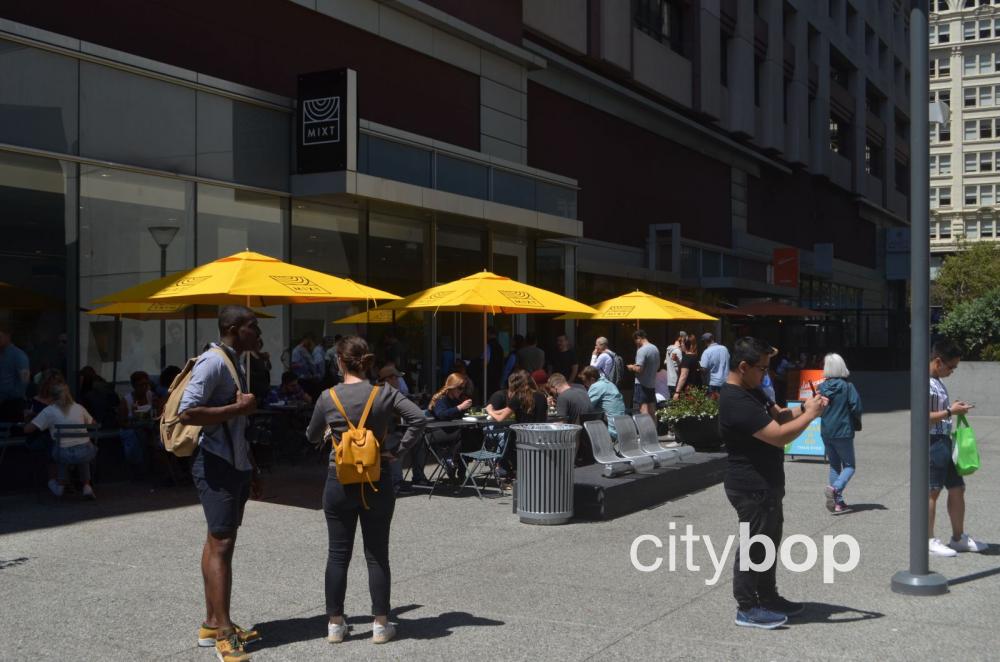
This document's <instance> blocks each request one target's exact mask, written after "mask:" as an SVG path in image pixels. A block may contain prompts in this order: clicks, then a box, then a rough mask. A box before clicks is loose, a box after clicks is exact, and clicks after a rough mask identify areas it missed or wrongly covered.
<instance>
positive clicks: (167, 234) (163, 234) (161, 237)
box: [149, 225, 180, 371]
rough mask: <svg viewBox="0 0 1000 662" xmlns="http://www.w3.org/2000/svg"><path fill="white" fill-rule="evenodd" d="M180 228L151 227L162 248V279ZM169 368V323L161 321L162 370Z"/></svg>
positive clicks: (168, 226)
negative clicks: (168, 247) (170, 249)
mask: <svg viewBox="0 0 1000 662" xmlns="http://www.w3.org/2000/svg"><path fill="white" fill-rule="evenodd" d="M179 231H180V227H178V226H176V225H151V226H150V227H149V234H151V235H152V236H153V241H155V242H156V245H157V246H159V247H160V278H162V277H164V276H166V275H167V246H169V245H170V242H172V241H173V240H174V237H176V236H177V233H178V232H179ZM166 366H167V322H166V320H160V370H161V371H162V370H163V369H164V368H165V367H166Z"/></svg>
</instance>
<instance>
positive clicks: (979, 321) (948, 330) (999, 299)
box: [937, 288, 1000, 360]
mask: <svg viewBox="0 0 1000 662" xmlns="http://www.w3.org/2000/svg"><path fill="white" fill-rule="evenodd" d="M937 330H938V333H940V334H941V335H943V336H946V337H947V338H950V339H951V340H954V341H955V342H957V343H959V344H960V345H962V347H963V348H964V349H965V356H966V358H970V359H977V358H984V359H987V360H991V359H995V358H996V355H997V351H998V350H1000V288H996V289H993V290H990V291H989V292H987V293H986V294H984V295H983V296H981V297H979V298H978V299H972V300H970V301H963V302H961V303H959V304H958V305H956V306H954V307H953V308H952V310H951V311H950V312H949V313H948V314H947V316H946V317H945V318H944V319H943V320H941V322H940V324H938V327H937Z"/></svg>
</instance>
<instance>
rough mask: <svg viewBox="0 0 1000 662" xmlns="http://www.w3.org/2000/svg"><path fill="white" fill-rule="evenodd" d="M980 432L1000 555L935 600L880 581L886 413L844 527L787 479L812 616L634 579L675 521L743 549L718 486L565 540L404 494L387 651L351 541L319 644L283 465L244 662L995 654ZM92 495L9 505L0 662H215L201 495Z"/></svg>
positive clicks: (900, 554) (786, 590)
mask: <svg viewBox="0 0 1000 662" xmlns="http://www.w3.org/2000/svg"><path fill="white" fill-rule="evenodd" d="M972 423H973V425H974V426H975V427H976V430H977V433H978V437H979V440H980V449H981V453H982V456H983V469H982V470H981V473H979V474H977V475H975V476H973V477H971V478H970V479H969V481H968V482H969V494H968V517H967V521H968V527H967V528H968V530H969V531H971V532H972V533H973V534H974V535H976V536H978V537H980V538H982V539H984V540H986V541H988V542H990V543H993V544H991V546H990V549H989V550H988V551H987V553H984V554H962V555H960V556H959V557H957V558H951V559H938V558H932V559H931V568H932V569H933V570H936V571H938V572H941V573H943V574H944V575H945V576H947V577H948V578H949V579H950V580H952V582H951V592H950V593H949V594H947V595H945V596H941V597H935V598H914V597H903V596H899V595H895V594H893V593H892V592H891V591H890V590H889V580H890V577H891V576H892V574H893V572H895V571H896V570H900V569H904V568H905V567H906V564H907V522H908V514H907V500H908V493H909V488H908V478H907V474H908V459H907V457H908V453H907V443H908V441H907V435H908V414H907V413H906V412H893V413H887V414H872V415H868V416H866V418H865V428H864V432H862V433H860V434H859V437H858V439H857V454H858V464H859V468H858V473H857V475H856V477H855V478H854V480H853V482H852V483H851V485H850V486H849V488H848V491H847V494H846V496H847V499H848V502H849V503H851V504H853V505H854V507H855V509H856V511H857V512H855V513H853V514H850V515H845V516H841V517H832V516H830V515H829V514H828V513H827V512H826V510H825V509H824V506H823V497H822V494H823V486H824V484H825V475H826V468H825V465H823V464H821V463H818V462H809V461H795V462H789V463H788V464H787V465H786V471H787V477H788V487H787V490H788V494H787V497H786V499H785V535H786V536H787V535H790V534H795V533H801V534H805V535H808V536H810V537H812V538H813V539H815V540H816V541H817V542H819V543H820V561H819V563H818V564H817V565H816V567H815V568H814V569H812V570H810V571H808V572H805V573H801V574H795V573H792V572H789V571H787V570H785V569H783V568H782V569H779V571H778V583H779V588H780V589H781V591H782V593H783V594H785V595H786V597H788V598H790V599H793V600H802V601H805V602H807V604H808V609H807V611H806V613H805V614H804V615H803V616H802V617H799V618H797V619H794V620H793V621H791V622H790V625H789V626H787V627H785V628H783V629H780V630H776V631H762V630H752V629H744V628H738V627H736V626H735V625H733V618H734V615H735V605H734V602H733V599H732V594H731V569H730V567H729V565H728V563H727V566H726V568H725V569H724V570H723V572H722V575H721V577H720V579H719V581H718V583H716V584H715V585H712V586H709V585H706V580H710V579H711V576H712V574H713V572H712V570H711V565H712V564H711V562H710V560H709V558H708V555H707V553H706V551H705V548H704V546H703V545H699V546H696V547H695V556H694V561H695V562H696V563H699V564H700V566H701V571H699V572H692V571H688V570H686V569H685V560H684V559H685V556H684V554H683V553H682V551H681V550H682V548H683V545H682V544H681V543H678V547H677V550H678V560H677V570H676V571H674V572H670V571H668V570H667V564H666V562H665V563H664V564H663V566H662V567H661V568H660V570H658V571H656V572H650V573H642V572H638V571H637V570H635V569H634V568H633V567H632V564H631V562H630V560H629V547H630V545H631V543H632V541H633V539H634V538H635V537H636V536H638V535H641V534H653V535H656V536H658V537H660V538H661V539H662V540H663V541H664V548H663V550H661V552H662V553H663V554H664V555H665V554H666V552H667V547H666V543H667V540H668V537H669V536H670V535H671V534H674V535H679V534H680V533H681V532H682V529H683V527H684V526H685V525H687V524H691V525H692V526H693V527H694V532H695V533H696V534H699V535H701V534H710V535H711V536H712V537H713V539H714V540H715V541H724V540H725V538H726V536H728V535H730V534H732V533H735V529H736V521H735V516H734V513H733V511H732V509H731V507H730V506H729V503H728V502H727V501H726V499H725V495H724V493H723V490H722V487H721V485H716V486H714V487H712V488H710V489H707V490H704V491H701V492H698V493H695V494H691V495H689V496H687V497H684V498H681V499H678V500H675V501H671V502H669V503H665V504H663V505H662V506H659V507H657V508H654V509H651V510H647V511H643V512H639V513H636V514H634V515H631V516H628V517H624V518H621V519H618V520H615V521H611V522H580V523H573V524H570V525H567V526H560V527H536V526H528V525H524V524H521V523H520V522H519V521H518V519H517V518H516V517H515V516H514V515H512V514H511V500H510V497H509V496H507V497H504V498H500V499H495V500H486V501H479V500H478V499H476V498H475V497H474V496H472V497H462V498H456V497H452V496H447V495H446V496H441V497H437V496H435V497H434V498H433V499H430V500H428V499H427V497H426V496H410V497H406V498H402V499H400V500H399V501H398V502H397V507H396V515H395V519H394V523H393V543H392V562H393V600H392V602H393V604H394V605H395V607H394V614H393V617H392V618H393V620H394V621H396V622H398V623H399V625H400V627H399V638H398V639H397V640H396V641H393V642H392V643H390V644H388V645H386V646H374V645H372V643H371V641H370V636H371V621H370V618H369V617H366V616H365V614H366V613H367V612H368V610H369V600H368V587H367V578H366V571H365V565H364V558H363V556H362V554H361V546H360V540H359V543H358V545H357V546H356V548H355V557H354V562H353V564H352V566H351V572H350V584H349V587H348V595H347V610H348V614H349V622H350V623H351V625H352V628H353V629H352V633H351V637H350V638H349V639H348V640H347V641H346V642H345V643H343V644H340V645H338V646H336V647H334V646H331V645H330V644H327V643H326V641H325V640H324V636H325V632H326V628H325V621H326V618H325V616H324V597H323V572H324V567H325V563H326V546H327V543H326V526H325V522H324V519H323V513H322V510H320V509H319V502H320V494H321V489H322V481H323V467H322V466H321V465H318V464H317V465H306V466H301V465H300V466H297V467H285V468H282V469H281V470H279V471H277V472H276V473H275V474H274V475H273V476H272V477H271V478H272V481H271V486H270V497H269V498H268V499H266V500H264V501H252V502H250V503H249V504H248V507H247V514H246V519H245V525H244V526H243V528H242V529H241V531H240V540H239V543H238V545H237V552H236V559H235V591H234V604H233V613H234V618H235V619H236V620H237V622H239V623H241V624H244V625H247V624H252V623H256V624H258V626H259V628H260V630H261V632H262V634H263V636H264V641H263V642H261V643H260V644H258V645H256V646H253V647H251V649H250V650H252V651H254V652H256V655H255V659H257V660H295V659H321V658H324V657H327V656H328V657H330V658H335V657H353V658H355V659H407V660H444V659H449V660H458V659H473V658H481V659H490V660H537V659H553V660H584V659H595V660H607V659H650V660H654V659H655V660H661V659H662V660H667V659H677V660H701V659H705V660H735V659H747V660H827V659H829V660H844V659H872V660H874V659H892V660H925V659H926V660H931V659H963V660H985V659H996V656H997V653H996V650H997V648H998V646H1000V632H998V630H997V617H998V615H1000V607H998V605H997V602H998V596H1000V558H998V556H1000V545H998V544H997V543H1000V509H998V508H997V504H998V503H1000V483H998V481H996V480H995V479H994V478H993V477H994V476H995V475H996V474H995V472H996V471H997V470H998V469H997V467H998V466H1000V451H998V450H997V447H996V446H997V441H998V436H1000V418H985V417H977V418H973V419H972ZM98 495H99V497H100V501H99V502H98V503H96V504H92V503H82V502H76V501H75V500H71V501H68V502H64V503H55V502H54V501H52V500H50V499H46V498H43V499H42V500H41V502H38V501H36V499H35V496H34V495H31V494H25V495H14V496H7V497H3V498H2V499H0V603H2V604H3V609H2V610H0V659H3V660H64V659H74V660H135V659H161V658H162V659H171V660H200V661H207V660H211V659H214V656H213V652H211V651H209V650H201V649H198V648H196V646H195V628H196V627H197V625H198V622H199V619H200V618H201V617H202V615H203V614H202V610H203V601H202V595H201V578H200V574H199V566H198V563H199V558H200V553H201V543H202V540H203V537H204V521H203V517H202V513H201V510H200V506H198V504H197V502H196V501H195V499H194V495H193V488H175V489H169V490H163V491H157V492H155V493H150V492H149V489H148V488H146V487H143V486H141V485H138V484H105V485H100V486H99V487H98ZM942 501H943V499H942ZM940 506H941V509H940V511H939V523H940V524H942V525H944V526H943V527H942V526H939V527H938V533H939V535H941V537H942V538H943V537H945V535H946V534H947V517H946V514H945V511H944V504H943V503H941V504H940ZM670 522H675V523H676V525H677V528H676V529H675V530H673V531H671V530H669V529H668V525H669V523H670ZM839 533H850V534H852V535H853V536H855V537H856V538H857V539H858V541H859V543H860V545H861V561H860V563H859V565H858V567H857V568H856V569H855V570H854V571H853V572H849V573H845V574H840V575H838V576H837V578H836V583H834V584H824V583H823V572H822V558H823V551H822V539H823V536H824V535H836V534H839ZM359 538H360V534H359ZM716 546H718V543H716ZM642 550H643V552H642V556H643V558H644V560H647V561H648V560H651V559H652V558H653V556H654V554H653V552H654V550H653V548H652V546H651V545H647V546H645V547H643V548H642ZM841 553H843V551H841ZM801 556H802V548H801V547H800V548H799V549H798V557H799V558H801Z"/></svg>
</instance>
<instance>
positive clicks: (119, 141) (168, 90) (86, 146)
mask: <svg viewBox="0 0 1000 662" xmlns="http://www.w3.org/2000/svg"><path fill="white" fill-rule="evenodd" d="M195 130H196V124H195V91H194V90H193V89H190V88H187V87H182V86H180V85H172V84H171V83H166V82H163V81H161V80H157V79H154V78H147V77H145V76H137V75H135V74H131V73H128V72H125V71H119V70H118V69H112V68H110V67H104V66H101V65H99V64H93V63H90V62H81V63H80V154H81V155H82V156H89V157H93V158H97V159H104V160H108V161H117V162H118V163H127V164H129V165H140V166H145V167H148V168H153V169H156V170H165V171H167V172H181V173H186V174H192V175H193V174H195Z"/></svg>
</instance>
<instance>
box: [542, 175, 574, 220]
mask: <svg viewBox="0 0 1000 662" xmlns="http://www.w3.org/2000/svg"><path fill="white" fill-rule="evenodd" d="M536 191H537V196H538V211H540V212H544V213H546V214H553V215H555V216H562V217H564V218H576V191H574V190H573V189H571V188H566V187H564V186H556V185H554V184H546V183H545V182H538V184H537V186H536Z"/></svg>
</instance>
